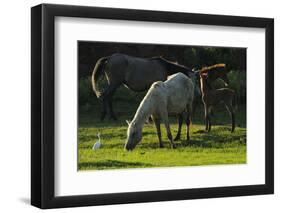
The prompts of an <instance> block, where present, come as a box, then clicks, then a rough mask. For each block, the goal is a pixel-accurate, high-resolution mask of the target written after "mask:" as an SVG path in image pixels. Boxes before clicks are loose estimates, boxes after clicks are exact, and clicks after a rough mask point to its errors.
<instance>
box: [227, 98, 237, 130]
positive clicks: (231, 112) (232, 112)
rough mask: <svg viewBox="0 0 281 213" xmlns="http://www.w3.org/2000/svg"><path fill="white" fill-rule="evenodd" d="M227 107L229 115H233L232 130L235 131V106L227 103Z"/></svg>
mask: <svg viewBox="0 0 281 213" xmlns="http://www.w3.org/2000/svg"><path fill="white" fill-rule="evenodd" d="M225 107H226V109H227V111H228V112H229V115H230V117H231V132H234V130H235V114H234V110H233V106H232V104H231V103H228V104H225Z"/></svg>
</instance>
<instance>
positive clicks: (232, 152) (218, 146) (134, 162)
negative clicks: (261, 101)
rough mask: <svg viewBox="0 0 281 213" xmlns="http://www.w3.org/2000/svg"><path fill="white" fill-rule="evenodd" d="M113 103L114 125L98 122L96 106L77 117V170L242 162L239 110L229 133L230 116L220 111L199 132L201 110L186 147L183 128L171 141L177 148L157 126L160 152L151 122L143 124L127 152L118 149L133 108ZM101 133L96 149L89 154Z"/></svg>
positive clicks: (242, 111)
mask: <svg viewBox="0 0 281 213" xmlns="http://www.w3.org/2000/svg"><path fill="white" fill-rule="evenodd" d="M114 105H115V106H116V107H115V110H116V111H117V115H118V121H110V120H108V119H106V120H105V121H103V122H100V121H99V119H98V116H99V108H98V104H96V105H95V106H94V107H92V106H91V107H89V106H88V107H84V108H83V109H80V113H79V130H78V137H79V142H78V169H79V170H102V169H124V168H145V167H171V166H198V165H214V164H243V163H246V114H245V106H239V109H238V112H237V115H236V120H237V122H236V130H235V132H234V133H230V131H229V130H230V118H229V116H228V114H227V112H226V111H225V110H223V111H221V112H219V111H215V112H214V114H215V115H214V117H213V118H212V121H213V126H212V131H211V132H210V133H206V132H205V131H204V120H203V114H202V112H203V108H200V109H198V110H197V113H196V115H195V116H194V119H193V122H192V126H191V130H190V131H191V132H190V138H191V141H190V143H189V144H188V145H187V146H184V145H182V142H183V141H184V139H185V135H184V132H185V126H184V125H183V131H182V133H183V134H182V139H183V141H178V142H176V145H177V148H176V149H171V148H170V144H169V142H168V139H167V136H166V131H165V129H164V125H162V126H161V129H162V137H163V141H164V146H165V148H162V149H160V148H159V143H158V138H157V134H156V130H155V127H154V124H146V125H145V127H144V129H143V139H142V142H141V143H139V144H138V145H137V147H136V148H135V149H134V150H133V151H131V152H128V151H124V143H125V139H126V131H127V124H126V122H125V120H126V119H132V118H133V115H134V113H135V111H136V108H137V105H136V104H134V103H133V102H132V104H128V100H127V102H124V101H120V100H116V101H115V103H114ZM170 123H171V129H172V133H173V136H175V135H176V131H177V122H176V119H175V118H173V117H171V118H170ZM98 132H100V133H101V141H102V147H101V149H98V150H95V151H94V150H92V146H93V144H94V143H95V142H96V141H97V140H98V138H97V133H98Z"/></svg>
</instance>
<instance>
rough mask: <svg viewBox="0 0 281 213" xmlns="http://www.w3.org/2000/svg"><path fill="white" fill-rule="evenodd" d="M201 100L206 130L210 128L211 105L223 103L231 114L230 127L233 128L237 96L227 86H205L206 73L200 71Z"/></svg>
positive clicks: (232, 129)
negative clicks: (211, 87) (215, 87)
mask: <svg viewBox="0 0 281 213" xmlns="http://www.w3.org/2000/svg"><path fill="white" fill-rule="evenodd" d="M200 83H201V92H202V101H203V103H204V109H205V124H206V131H208V132H209V131H210V130H211V118H210V113H211V110H212V108H213V107H215V106H217V105H218V104H220V103H223V104H224V105H225V107H226V109H227V110H228V112H229V114H230V116H231V123H232V128H231V132H233V131H234V129H235V111H236V110H237V97H236V94H235V92H234V90H232V89H229V88H220V89H210V88H209V87H208V86H207V84H208V83H207V73H204V72H202V73H200Z"/></svg>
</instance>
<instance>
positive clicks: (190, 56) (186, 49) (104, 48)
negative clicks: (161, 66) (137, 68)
mask: <svg viewBox="0 0 281 213" xmlns="http://www.w3.org/2000/svg"><path fill="white" fill-rule="evenodd" d="M78 51H79V53H78V55H79V77H80V78H81V77H88V76H90V75H91V74H92V70H93V68H94V66H95V64H96V62H97V60H98V59H99V58H101V57H104V56H109V55H111V54H113V53H124V54H128V55H132V56H137V57H144V58H150V57H155V56H162V57H164V58H166V59H168V60H171V61H175V62H178V63H179V64H183V65H185V66H187V67H190V68H200V67H202V66H204V65H206V66H208V65H213V64H216V63H225V64H226V65H227V68H228V70H235V71H246V49H245V48H223V47H200V46H183V45H166V44H165V45H155V44H135V43H115V42H85V41H79V42H78Z"/></svg>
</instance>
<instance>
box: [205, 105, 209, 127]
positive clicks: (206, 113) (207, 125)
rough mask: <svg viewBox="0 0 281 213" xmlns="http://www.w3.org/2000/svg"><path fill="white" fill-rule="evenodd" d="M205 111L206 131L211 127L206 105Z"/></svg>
mask: <svg viewBox="0 0 281 213" xmlns="http://www.w3.org/2000/svg"><path fill="white" fill-rule="evenodd" d="M204 110H205V130H206V131H207V130H208V127H209V121H208V109H207V106H206V104H204Z"/></svg>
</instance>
